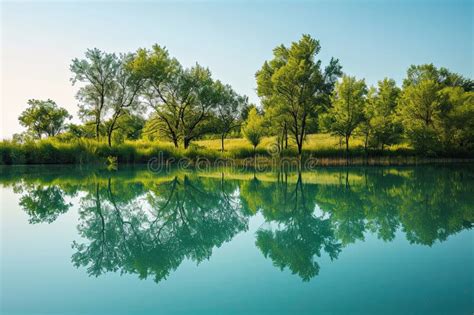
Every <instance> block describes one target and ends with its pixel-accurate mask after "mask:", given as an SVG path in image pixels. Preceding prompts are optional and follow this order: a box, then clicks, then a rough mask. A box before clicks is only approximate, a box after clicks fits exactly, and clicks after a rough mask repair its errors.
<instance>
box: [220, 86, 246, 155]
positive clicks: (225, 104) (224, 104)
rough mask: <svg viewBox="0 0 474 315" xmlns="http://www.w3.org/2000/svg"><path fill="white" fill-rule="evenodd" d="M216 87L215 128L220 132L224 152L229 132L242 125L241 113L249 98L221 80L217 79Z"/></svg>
mask: <svg viewBox="0 0 474 315" xmlns="http://www.w3.org/2000/svg"><path fill="white" fill-rule="evenodd" d="M214 88H215V93H216V94H217V100H216V107H215V109H214V114H215V117H216V124H215V125H214V130H215V131H217V132H219V133H220V136H221V151H222V152H224V139H225V137H226V136H227V135H228V134H229V132H231V131H232V130H233V129H235V128H237V127H239V126H240V125H241V121H240V114H241V111H242V109H243V108H244V107H245V106H247V103H248V98H247V97H246V96H240V95H238V94H237V93H236V92H235V91H234V90H233V89H232V87H231V86H230V85H227V84H226V85H224V84H222V83H221V82H220V81H216V83H215V86H214Z"/></svg>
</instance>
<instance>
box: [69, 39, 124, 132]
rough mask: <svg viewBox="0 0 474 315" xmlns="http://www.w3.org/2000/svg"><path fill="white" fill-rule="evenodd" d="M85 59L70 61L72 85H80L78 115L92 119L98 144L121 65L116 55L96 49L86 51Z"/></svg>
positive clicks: (86, 119)
mask: <svg viewBox="0 0 474 315" xmlns="http://www.w3.org/2000/svg"><path fill="white" fill-rule="evenodd" d="M85 57H86V58H85V59H77V58H75V59H73V60H72V63H71V66H70V70H71V72H72V74H73V76H72V77H71V82H72V84H73V85H74V84H76V83H77V82H81V83H83V86H81V88H80V89H79V91H78V92H77V96H76V97H77V98H78V100H79V102H80V104H79V115H80V117H81V118H82V119H83V120H85V121H90V120H91V119H92V120H93V123H94V125H95V134H96V138H97V141H99V139H100V127H101V123H102V120H103V118H104V116H105V111H106V109H107V106H108V104H109V102H110V98H111V95H112V93H113V90H114V88H115V82H114V80H115V75H116V72H117V70H118V68H119V67H120V62H119V60H118V58H117V56H116V55H115V54H109V53H105V52H103V51H100V50H99V49H97V48H94V49H88V50H87V51H86V54H85Z"/></svg>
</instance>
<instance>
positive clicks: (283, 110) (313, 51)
mask: <svg viewBox="0 0 474 315" xmlns="http://www.w3.org/2000/svg"><path fill="white" fill-rule="evenodd" d="M320 49H321V46H320V44H319V41H317V40H315V39H313V38H311V36H309V35H303V37H302V38H301V39H300V40H299V41H298V42H293V43H292V44H291V46H290V47H285V46H284V45H281V46H278V47H276V48H275V49H274V50H273V59H272V60H270V61H265V63H264V64H263V66H262V68H261V69H260V70H259V71H258V72H257V73H256V75H255V76H256V79H257V93H258V95H259V96H260V98H261V100H262V104H263V106H264V108H265V110H267V111H268V110H269V108H273V109H272V111H273V113H272V114H271V116H273V117H281V118H280V119H278V120H279V121H278V122H277V123H278V124H280V126H282V128H284V126H287V128H288V130H289V131H290V132H291V134H292V135H293V137H294V140H295V142H296V144H297V148H298V153H299V154H301V152H302V147H303V140H304V138H305V135H306V132H307V127H308V120H309V119H310V118H311V117H313V118H317V115H318V113H319V112H321V111H322V110H323V109H325V107H327V106H328V105H329V95H330V94H331V92H332V90H333V87H334V84H335V82H336V80H337V78H338V77H339V76H340V75H341V74H342V73H341V66H340V65H339V62H338V60H337V59H334V58H332V59H331V61H330V62H329V65H328V66H327V67H326V68H325V69H322V68H321V60H315V58H316V56H317V55H318V53H319V51H320Z"/></svg>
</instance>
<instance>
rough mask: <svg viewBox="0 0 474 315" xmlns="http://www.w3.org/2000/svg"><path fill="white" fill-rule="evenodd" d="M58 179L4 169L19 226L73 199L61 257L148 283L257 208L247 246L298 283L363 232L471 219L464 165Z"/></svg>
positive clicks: (414, 235) (473, 176) (416, 230)
mask: <svg viewBox="0 0 474 315" xmlns="http://www.w3.org/2000/svg"><path fill="white" fill-rule="evenodd" d="M61 174H64V172H62V173H61ZM67 174H68V175H67V176H64V175H61V176H59V175H58V176H52V175H51V174H50V175H48V176H42V175H34V174H33V173H28V174H27V175H22V173H18V174H17V173H9V171H8V170H7V171H6V172H2V173H0V183H1V184H2V185H4V186H12V187H13V188H14V191H15V192H16V193H18V194H20V200H19V204H20V206H21V207H22V208H23V209H24V211H25V212H26V213H27V215H28V217H29V221H30V223H42V222H47V223H51V222H53V221H55V220H56V219H57V218H58V217H59V216H60V215H61V214H64V213H66V212H67V211H68V209H70V208H71V205H72V204H71V202H68V201H66V200H68V197H71V198H70V199H71V200H72V201H73V202H74V200H78V205H79V223H78V231H79V235H80V237H81V240H78V241H75V242H73V248H74V250H75V253H74V254H73V256H72V261H73V263H74V265H75V266H77V267H85V268H86V269H87V272H88V273H89V274H90V275H94V276H99V275H101V274H103V273H106V272H121V273H131V274H138V275H139V277H140V278H147V277H153V278H154V279H155V281H157V282H158V281H160V280H162V279H164V278H166V277H167V276H168V275H169V274H170V273H171V272H172V271H174V270H176V269H177V268H178V266H179V265H180V264H181V263H182V262H183V261H184V260H186V259H188V260H191V261H194V262H196V263H200V262H202V261H203V260H205V259H209V258H210V257H211V255H212V252H213V250H214V249H215V248H216V247H220V246H222V244H224V243H225V242H228V241H230V240H231V239H232V238H233V237H234V236H235V235H236V234H238V233H239V232H241V231H246V230H247V229H248V220H249V219H250V218H251V217H252V216H254V215H256V214H257V213H260V214H261V215H262V216H263V218H264V220H265V224H263V225H262V226H261V227H260V228H259V229H258V230H257V232H256V234H255V237H256V241H255V244H256V246H257V248H259V250H260V251H261V252H262V254H263V255H264V256H265V257H266V258H268V259H270V260H271V261H272V262H273V264H274V265H275V266H276V267H278V268H279V269H282V270H283V269H289V270H290V271H291V272H292V273H293V274H297V275H298V276H299V277H301V278H302V279H303V280H304V281H307V280H310V279H311V278H313V277H315V276H316V275H317V274H318V273H319V271H320V270H319V269H320V266H319V263H318V261H320V259H321V258H320V257H321V256H325V255H327V256H328V257H329V258H330V259H337V258H338V256H339V254H340V253H341V251H342V250H343V248H344V247H346V246H350V244H352V243H354V242H358V241H363V240H364V237H365V234H366V233H372V234H374V235H377V237H378V238H379V239H381V240H383V241H391V240H393V239H394V238H395V237H396V235H397V232H399V233H403V234H404V235H405V237H406V239H407V240H408V241H409V242H410V243H416V244H422V245H427V246H432V245H433V244H435V243H436V242H442V241H444V240H446V239H447V238H448V237H449V236H450V235H453V234H456V233H458V232H460V231H462V230H465V229H470V228H472V227H473V222H474V208H473V205H474V172H473V168H472V167H470V166H464V167H454V166H453V167H409V168H408V167H407V168H352V169H348V168H346V169H336V168H334V169H321V170H318V171H316V172H311V173H310V172H306V173H304V172H303V173H299V174H295V173H277V174H274V173H263V174H255V173H253V174H248V173H237V174H232V173H230V174H226V175H225V176H224V174H223V173H217V172H214V173H212V172H211V173H210V174H202V173H198V172H174V173H169V174H161V175H157V176H154V175H153V174H150V173H148V172H139V171H132V170H129V171H123V172H120V171H118V172H115V173H110V172H85V173H80V172H77V174H76V173H71V172H70V173H67ZM73 197H76V198H73Z"/></svg>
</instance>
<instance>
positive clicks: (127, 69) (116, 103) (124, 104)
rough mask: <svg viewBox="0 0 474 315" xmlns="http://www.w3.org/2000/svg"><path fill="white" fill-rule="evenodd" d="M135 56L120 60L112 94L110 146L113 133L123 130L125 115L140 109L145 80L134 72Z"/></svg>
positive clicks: (108, 133)
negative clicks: (132, 64)
mask: <svg viewBox="0 0 474 315" xmlns="http://www.w3.org/2000/svg"><path fill="white" fill-rule="evenodd" d="M132 60H133V55H131V54H125V55H121V56H120V59H119V63H120V65H119V67H118V69H117V70H116V74H115V78H114V85H113V89H112V92H111V100H110V108H111V110H112V117H111V118H110V120H109V121H108V124H107V141H108V144H109V146H111V145H112V133H113V132H114V131H115V130H117V129H119V128H122V126H120V125H119V122H120V121H127V120H126V119H122V117H124V116H125V115H131V114H133V112H135V111H137V110H139V109H140V102H139V101H138V96H139V93H140V90H141V89H142V87H143V84H144V81H145V80H144V78H143V77H142V76H140V75H139V74H137V73H135V72H133V71H132V67H131V61H132Z"/></svg>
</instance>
